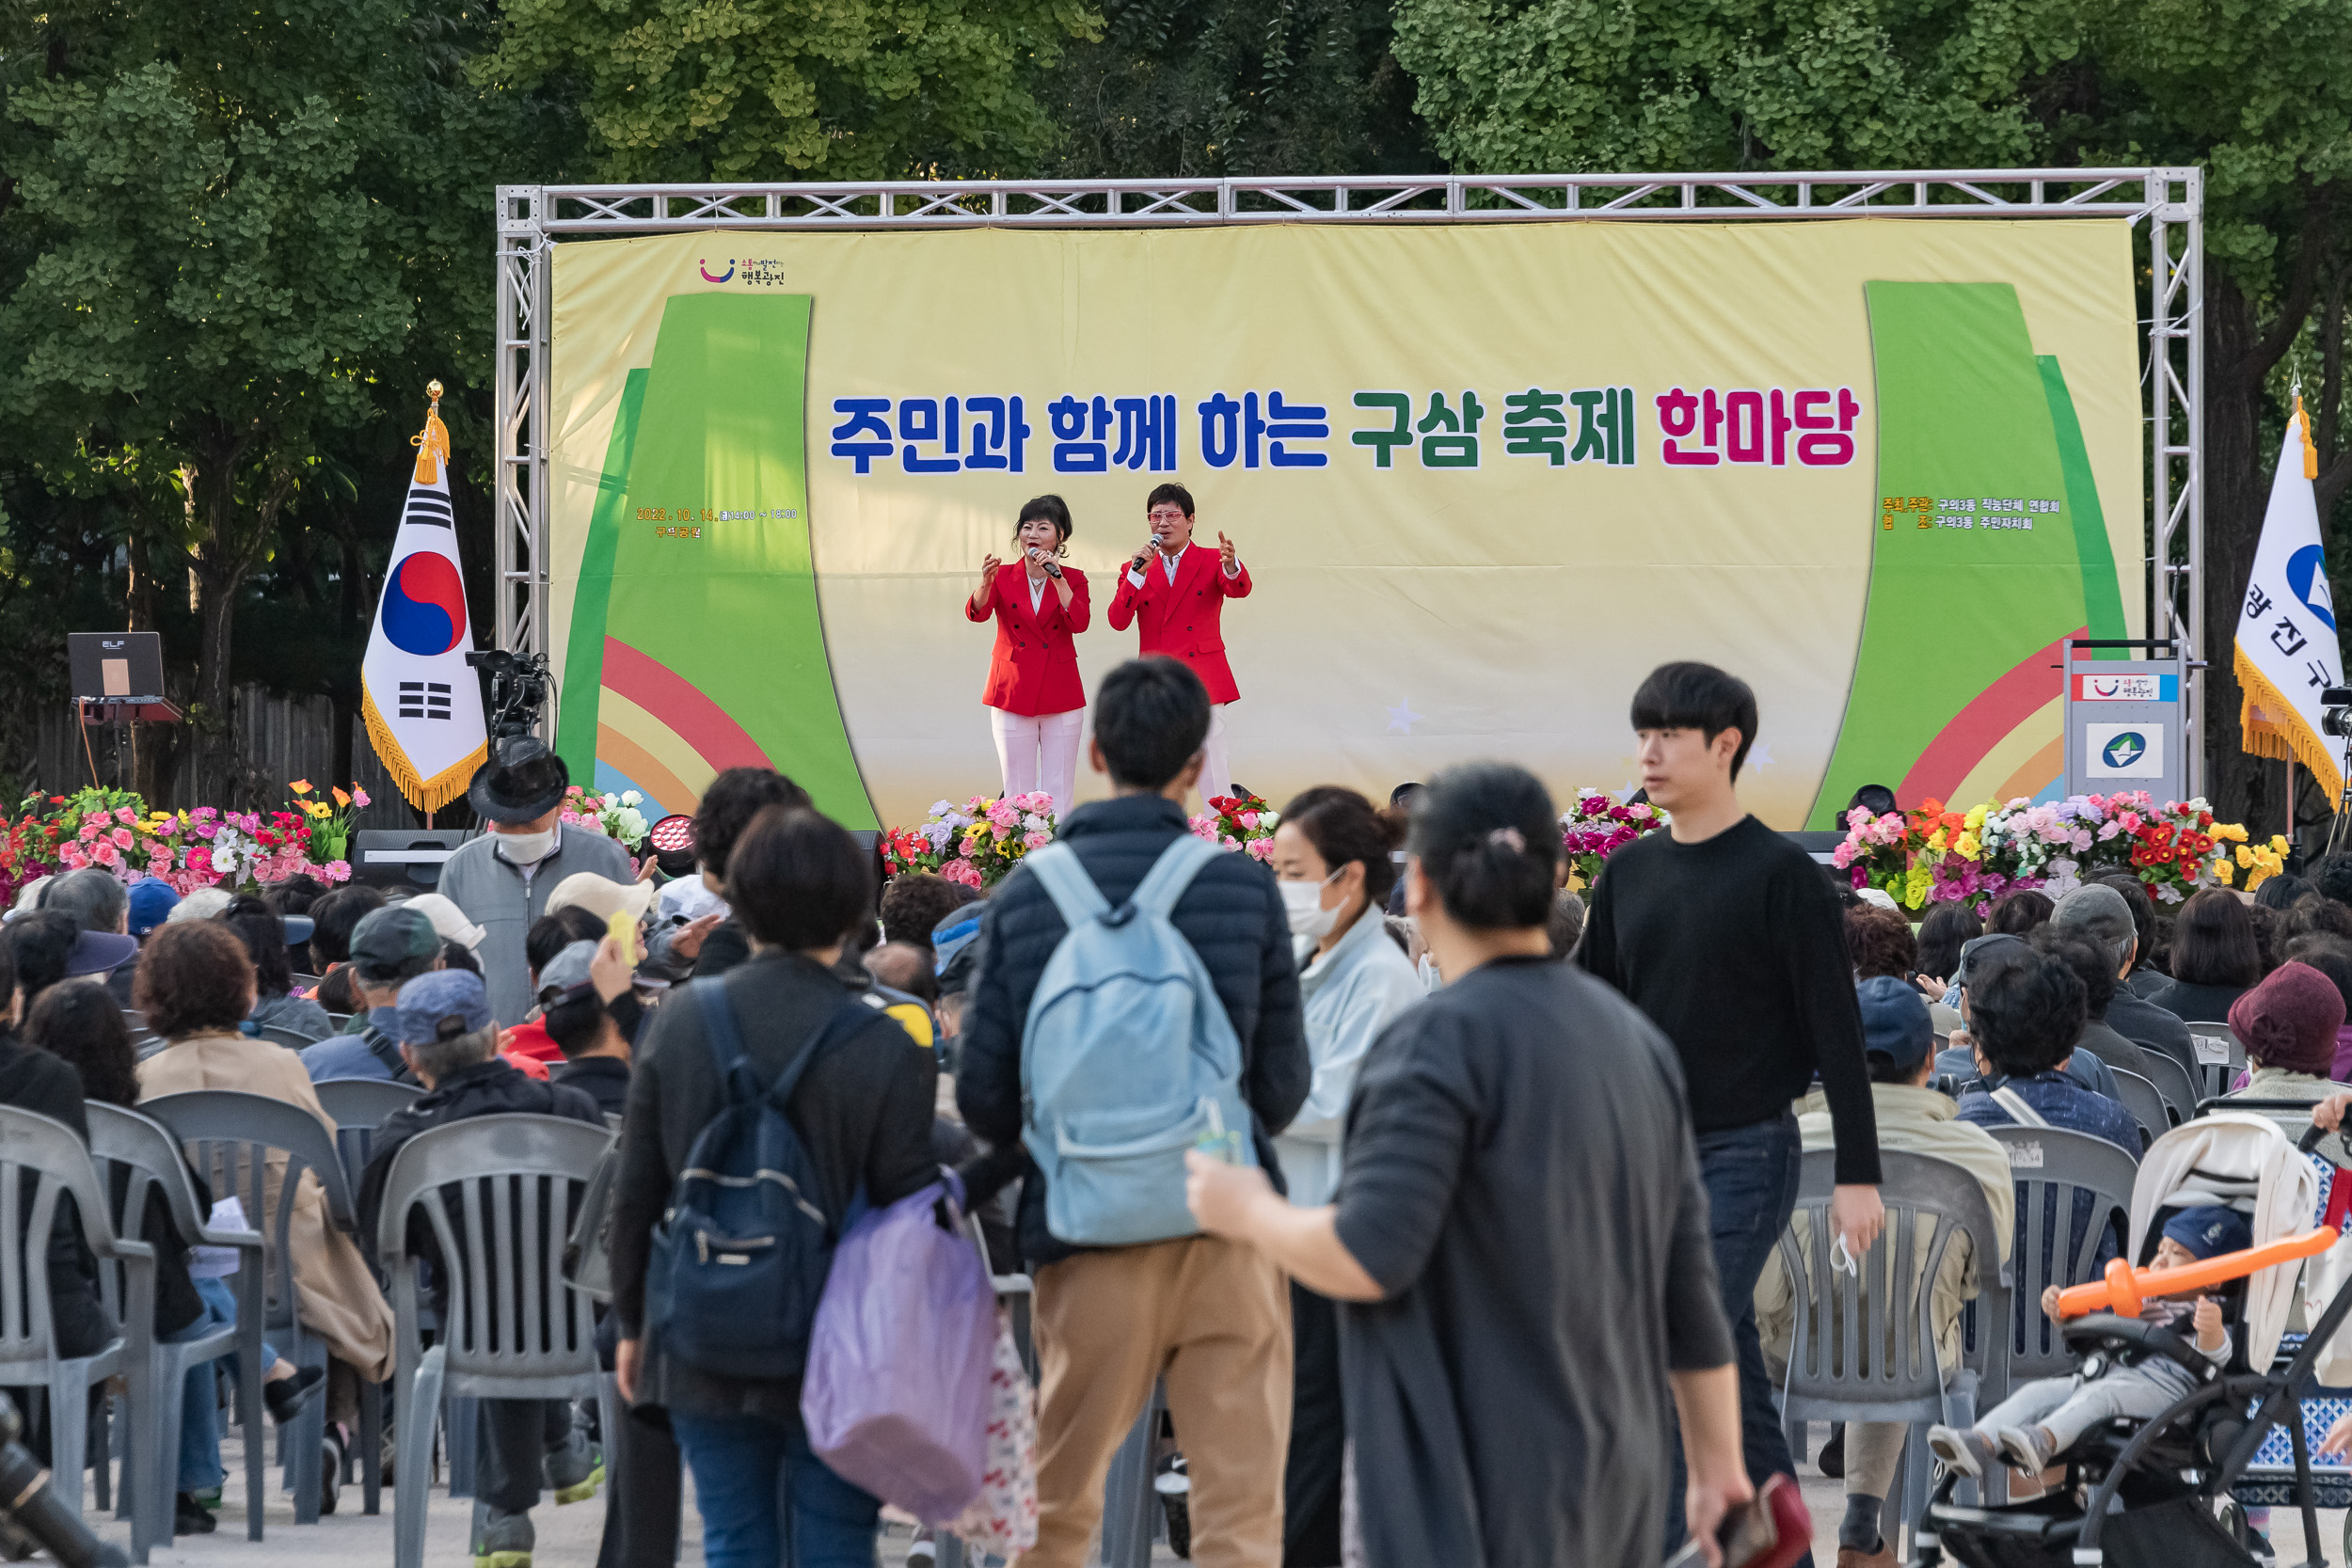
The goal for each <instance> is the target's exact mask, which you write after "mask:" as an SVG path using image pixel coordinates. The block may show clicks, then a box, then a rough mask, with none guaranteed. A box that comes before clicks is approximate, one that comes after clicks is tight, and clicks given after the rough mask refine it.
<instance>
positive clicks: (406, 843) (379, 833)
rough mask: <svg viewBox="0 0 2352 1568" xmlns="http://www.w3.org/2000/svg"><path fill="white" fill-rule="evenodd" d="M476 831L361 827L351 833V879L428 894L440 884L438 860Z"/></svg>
mask: <svg viewBox="0 0 2352 1568" xmlns="http://www.w3.org/2000/svg"><path fill="white" fill-rule="evenodd" d="M475 832H477V830H475V829H472V828H415V829H405V828H404V829H385V828H362V829H360V830H359V831H358V832H356V833H354V834H353V835H352V844H351V879H352V880H353V881H355V882H368V883H371V884H373V885H374V886H376V887H383V888H393V887H405V888H411V889H414V890H415V891H417V892H419V893H430V892H432V891H433V890H434V889H435V888H436V887H438V886H439V885H440V881H441V863H442V862H443V861H446V860H448V859H449V858H450V856H452V855H453V854H455V853H456V852H457V847H458V846H459V845H461V844H463V843H465V842H466V840H468V839H469V838H471V837H473V836H474V834H475Z"/></svg>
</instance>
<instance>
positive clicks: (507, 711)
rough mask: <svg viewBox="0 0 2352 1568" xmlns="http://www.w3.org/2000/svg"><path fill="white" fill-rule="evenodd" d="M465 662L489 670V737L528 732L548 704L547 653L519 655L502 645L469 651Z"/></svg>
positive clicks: (529, 732)
mask: <svg viewBox="0 0 2352 1568" xmlns="http://www.w3.org/2000/svg"><path fill="white" fill-rule="evenodd" d="M466 662H467V663H468V664H470V665H472V666H473V667H474V668H475V669H477V670H487V671H488V672H490V738H491V739H492V740H497V739H500V738H501V737H502V736H515V735H531V734H532V733H534V732H535V731H537V729H538V728H539V710H540V709H541V708H543V707H545V706H547V704H548V680H549V678H550V677H549V676H548V656H547V655H545V654H532V656H531V657H528V658H525V657H521V656H519V655H516V654H515V653H513V652H511V651H509V650H508V649H505V648H491V649H489V650H487V651H486V652H483V653H470V654H468V655H467V656H466Z"/></svg>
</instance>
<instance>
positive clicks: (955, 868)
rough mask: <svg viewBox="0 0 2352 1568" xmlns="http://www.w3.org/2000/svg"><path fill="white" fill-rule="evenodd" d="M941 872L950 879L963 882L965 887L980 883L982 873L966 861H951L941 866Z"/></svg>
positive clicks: (941, 874)
mask: <svg viewBox="0 0 2352 1568" xmlns="http://www.w3.org/2000/svg"><path fill="white" fill-rule="evenodd" d="M939 874H940V876H942V877H944V878H946V879H947V880H948V881H951V882H961V883H962V884H963V885H964V886H965V887H978V886H979V885H980V874H979V873H978V872H977V871H976V870H974V869H973V868H972V866H971V864H970V863H968V862H965V861H949V862H947V863H946V864H945V865H942V866H941V867H940V868H939Z"/></svg>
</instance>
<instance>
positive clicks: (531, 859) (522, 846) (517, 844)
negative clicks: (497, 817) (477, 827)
mask: <svg viewBox="0 0 2352 1568" xmlns="http://www.w3.org/2000/svg"><path fill="white" fill-rule="evenodd" d="M491 836H492V837H493V838H495V839H497V840H498V855H499V859H501V860H502V861H504V862H506V863H508V864H509V865H536V864H538V863H540V862H541V861H543V860H546V859H547V858H548V850H550V849H552V848H554V847H555V830H554V829H553V828H549V829H548V831H547V832H543V833H504V832H501V833H493V834H492V835H491Z"/></svg>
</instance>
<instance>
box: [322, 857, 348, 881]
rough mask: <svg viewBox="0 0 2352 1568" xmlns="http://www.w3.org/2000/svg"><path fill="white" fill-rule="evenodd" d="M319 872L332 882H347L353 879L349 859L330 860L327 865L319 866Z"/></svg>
mask: <svg viewBox="0 0 2352 1568" xmlns="http://www.w3.org/2000/svg"><path fill="white" fill-rule="evenodd" d="M319 874H320V875H321V876H323V877H325V878H326V879H327V880H328V881H330V882H347V881H349V880H351V863H350V862H349V861H328V862H327V863H326V864H325V865H322V866H320V867H319Z"/></svg>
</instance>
